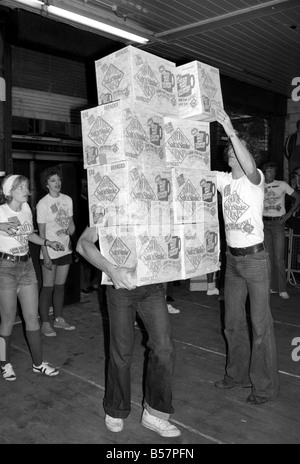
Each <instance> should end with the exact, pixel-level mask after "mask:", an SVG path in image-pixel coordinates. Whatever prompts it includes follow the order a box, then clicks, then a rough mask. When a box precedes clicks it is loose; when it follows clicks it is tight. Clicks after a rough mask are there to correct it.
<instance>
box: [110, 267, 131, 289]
mask: <svg viewBox="0 0 300 464" xmlns="http://www.w3.org/2000/svg"><path fill="white" fill-rule="evenodd" d="M135 272H136V269H135V268H130V269H129V268H127V267H115V268H114V269H113V270H112V271H111V276H110V277H111V280H112V282H113V284H114V287H115V288H116V289H119V288H126V289H127V290H133V289H135V288H136V284H135V280H136V279H135Z"/></svg>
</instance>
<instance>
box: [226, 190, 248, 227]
mask: <svg viewBox="0 0 300 464" xmlns="http://www.w3.org/2000/svg"><path fill="white" fill-rule="evenodd" d="M225 190H226V191H227V192H228V193H229V196H228V198H227V199H226V200H225V202H224V214H225V215H226V217H227V218H228V219H229V220H230V221H231V223H230V222H227V221H225V223H226V225H225V229H226V231H231V230H240V231H241V232H245V233H247V234H251V233H252V232H253V230H254V227H253V225H252V224H251V222H250V220H249V219H246V220H245V221H242V222H240V219H241V218H242V216H243V215H244V214H246V212H247V211H248V210H249V205H247V203H245V202H244V201H243V200H242V199H241V197H240V196H239V194H238V193H237V192H233V193H231V194H230V186H226V187H225Z"/></svg>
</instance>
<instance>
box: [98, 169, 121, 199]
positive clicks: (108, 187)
mask: <svg viewBox="0 0 300 464" xmlns="http://www.w3.org/2000/svg"><path fill="white" fill-rule="evenodd" d="M119 191H120V189H119V188H118V187H117V186H116V185H115V184H114V183H113V182H112V180H111V179H110V178H109V177H108V176H104V177H103V178H102V180H101V182H100V184H99V185H98V187H97V189H96V191H95V196H96V197H97V198H98V200H100V201H101V202H102V203H103V204H104V205H109V204H110V203H112V202H113V201H114V199H115V198H116V196H117V195H118V193H119Z"/></svg>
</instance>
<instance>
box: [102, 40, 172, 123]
mask: <svg viewBox="0 0 300 464" xmlns="http://www.w3.org/2000/svg"><path fill="white" fill-rule="evenodd" d="M95 66H96V81H97V91H98V103H99V105H102V104H104V103H108V102H111V101H116V100H122V101H125V102H126V103H127V104H128V105H131V104H133V103H138V104H139V105H141V106H144V107H147V108H148V110H149V111H159V112H160V113H161V114H164V115H177V114H178V109H177V92H176V78H175V63H173V62H171V61H168V60H165V59H164V58H160V57H158V56H156V55H152V54H151V53H148V52H145V51H143V50H140V49H138V48H135V47H132V46H131V45H129V46H128V47H125V48H123V49H122V50H119V51H117V52H115V53H112V54H111V55H108V56H106V57H104V58H101V59H100V60H98V61H96V62H95Z"/></svg>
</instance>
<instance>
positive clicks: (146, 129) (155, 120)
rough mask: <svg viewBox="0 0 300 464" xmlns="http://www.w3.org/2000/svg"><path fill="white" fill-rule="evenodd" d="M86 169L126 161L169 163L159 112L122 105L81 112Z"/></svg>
mask: <svg viewBox="0 0 300 464" xmlns="http://www.w3.org/2000/svg"><path fill="white" fill-rule="evenodd" d="M81 122H82V142H83V161H84V167H85V168H88V167H91V166H97V165H102V164H109V163H114V162H116V161H122V160H124V159H132V160H135V161H138V162H144V163H151V164H155V165H157V164H164V163H165V148H164V133H163V118H162V116H161V115H160V114H159V113H155V112H153V111H151V110H149V109H143V108H141V107H138V106H136V105H131V106H128V105H127V104H123V103H122V102H114V103H109V104H107V105H102V106H97V107H95V108H91V109H88V110H84V111H82V112H81Z"/></svg>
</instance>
